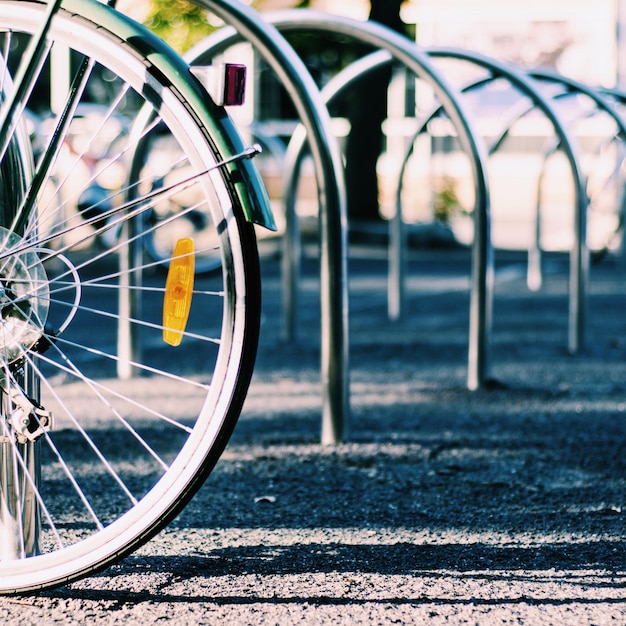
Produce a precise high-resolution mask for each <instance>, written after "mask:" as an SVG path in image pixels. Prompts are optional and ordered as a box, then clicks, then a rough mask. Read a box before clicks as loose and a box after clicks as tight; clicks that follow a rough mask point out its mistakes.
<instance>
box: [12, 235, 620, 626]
mask: <svg viewBox="0 0 626 626" xmlns="http://www.w3.org/2000/svg"><path fill="white" fill-rule="evenodd" d="M263 250H264V263H263V265H264V298H265V300H264V319H263V332H262V338H261V347H260V353H259V359H258V366H257V370H256V374H255V377H254V380H253V384H252V386H251V389H250V393H249V397H248V400H247V402H246V406H245V408H244V411H243V414H242V416H241V419H240V422H239V424H238V426H237V428H236V430H235V434H234V436H233V438H232V440H231V443H230V444H229V446H228V447H227V449H226V452H225V454H224V455H223V457H222V459H221V460H220V462H219V463H218V465H217V467H216V469H215V470H214V472H213V474H212V475H211V476H210V477H209V480H208V481H207V483H206V484H205V486H204V487H203V488H202V489H201V491H200V492H199V493H198V494H197V496H196V497H195V498H194V499H193V500H192V502H191V503H190V504H189V505H188V507H187V508H186V509H185V510H184V512H183V513H182V514H181V515H180V516H179V517H178V518H177V519H176V520H175V521H174V522H173V523H172V524H171V525H170V526H169V527H168V528H167V529H166V530H165V531H164V532H162V533H161V534H160V535H159V536H157V537H156V538H155V539H154V540H152V541H151V542H150V543H149V544H148V545H146V546H144V547H143V548H141V549H140V550H139V551H138V552H136V553H135V554H133V555H131V556H130V557H128V558H126V559H125V560H124V561H123V562H121V563H119V564H118V565H116V566H114V567H111V568H109V569H108V570H106V571H104V572H103V573H101V574H99V575H97V576H93V577H91V578H88V579H86V580H83V581H80V582H77V583H74V584H72V585H70V586H67V587H62V588H59V589H56V590H52V591H46V592H43V593H41V594H38V595H33V596H23V597H13V598H0V622H1V623H3V624H5V625H6V626H13V625H16V626H17V625H19V626H23V625H24V624H41V623H45V624H68V625H70V624H81V625H82V624H86V623H98V624H101V625H102V626H106V625H108V624H124V625H129V626H130V625H134V624H153V623H160V622H163V623H168V624H173V625H180V626H187V625H189V624H197V625H199V624H217V623H220V624H233V625H237V626H241V625H244V624H251V625H252V624H255V625H265V624H272V625H274V624H280V625H282V624H285V625H288V624H331V623H332V624H426V623H427V624H433V625H438V624H472V625H474V624H481V625H485V624H486V625H490V624H494V625H495V624H526V625H537V626H540V625H541V626H547V625H549V624H555V625H557V624H558V625H563V624H574V625H583V624H594V625H605V624H616V625H617V624H623V623H626V553H625V549H624V548H625V543H624V541H625V531H626V511H625V508H624V507H626V455H625V454H624V452H625V444H626V316H625V315H624V311H626V289H625V288H624V270H625V268H624V267H623V266H622V265H621V263H620V261H619V260H617V259H614V258H612V257H611V258H607V259H604V260H603V261H602V262H600V263H598V264H597V265H593V266H592V268H591V280H590V282H589V288H588V297H587V303H586V314H585V337H584V340H585V343H584V347H583V349H582V350H581V352H580V353H579V354H577V355H571V354H569V353H568V351H567V330H568V329H567V326H568V295H567V293H568V291H567V290H568V286H567V285H568V283H567V271H568V269H567V259H566V258H564V257H563V258H562V257H559V256H554V257H553V258H550V259H548V261H547V267H548V271H547V272H546V275H545V279H544V285H543V287H542V289H541V290H540V291H539V292H531V291H529V290H528V289H527V288H526V285H525V281H524V263H523V258H522V257H521V256H517V255H514V254H502V255H499V257H497V258H498V265H497V272H496V282H495V301H494V309H493V332H492V341H491V349H490V353H489V355H490V363H491V368H490V372H491V377H492V379H490V380H489V381H488V384H487V385H485V388H484V389H481V390H478V391H468V390H467V388H466V375H467V326H468V306H469V298H468V254H467V252H466V251H462V250H430V251H428V250H427V251H423V252H420V253H415V254H414V255H413V256H412V260H411V266H410V274H409V275H410V279H409V290H408V293H407V311H406V316H405V318H404V319H403V320H401V321H397V322H391V321H389V320H388V319H387V315H386V299H385V297H386V296H385V262H384V255H383V254H382V250H380V249H377V250H375V251H372V250H369V249H366V248H362V247H355V248H354V250H353V251H352V252H353V254H352V255H351V259H350V276H351V280H350V342H351V350H350V366H351V368H350V372H351V374H350V392H351V403H350V404H351V411H350V424H349V432H348V436H347V437H346V441H345V442H344V443H341V444H340V445H338V446H322V445H320V443H319V435H320V413H321V399H320V370H319V358H320V357H319V313H318V310H319V305H318V301H319V294H318V283H317V279H316V277H317V267H316V262H315V260H314V259H312V258H310V257H307V259H305V263H304V265H303V279H302V281H301V294H300V297H301V302H300V309H301V313H300V315H299V326H298V328H299V331H298V342H297V344H296V345H291V344H287V343H285V342H284V341H282V340H281V339H280V336H281V324H282V317H281V309H280V280H279V275H278V260H277V259H276V258H275V257H274V256H273V255H272V254H270V253H269V252H268V250H269V247H268V248H267V249H263ZM270 252H271V251H270Z"/></svg>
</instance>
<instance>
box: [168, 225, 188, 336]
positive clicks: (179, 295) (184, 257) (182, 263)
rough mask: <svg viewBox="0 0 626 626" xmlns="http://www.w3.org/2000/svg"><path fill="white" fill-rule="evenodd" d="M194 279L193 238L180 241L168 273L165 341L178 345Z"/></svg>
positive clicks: (186, 316)
mask: <svg viewBox="0 0 626 626" xmlns="http://www.w3.org/2000/svg"><path fill="white" fill-rule="evenodd" d="M193 278H194V245H193V239H190V238H188V237H187V238H185V239H179V240H178V241H177V242H176V247H175V248H174V255H173V257H172V260H171V262H170V268H169V270H168V271H167V280H166V281H165V298H164V299H163V341H165V343H169V344H170V345H171V346H179V345H180V342H181V341H182V340H183V333H184V332H185V327H186V326H187V319H188V318H189V309H191V296H192V294H193Z"/></svg>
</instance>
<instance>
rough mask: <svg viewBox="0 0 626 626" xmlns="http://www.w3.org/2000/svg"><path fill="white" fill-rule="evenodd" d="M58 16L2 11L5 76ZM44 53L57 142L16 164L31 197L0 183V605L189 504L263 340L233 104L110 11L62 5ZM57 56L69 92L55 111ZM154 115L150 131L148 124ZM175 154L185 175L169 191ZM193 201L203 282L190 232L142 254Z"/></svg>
mask: <svg viewBox="0 0 626 626" xmlns="http://www.w3.org/2000/svg"><path fill="white" fill-rule="evenodd" d="M45 10H46V5H45V3H41V2H36V1H29V0H19V1H15V0H0V50H1V51H2V56H3V57H4V58H5V59H6V61H7V67H8V69H9V71H11V72H16V71H17V70H16V69H15V68H16V67H17V66H18V65H19V58H21V57H22V56H23V54H22V53H23V45H24V43H25V42H26V43H28V41H29V40H31V38H32V37H33V34H34V33H36V32H37V31H38V29H39V27H40V24H41V23H42V19H43V15H44V12H45ZM47 41H48V42H49V44H50V55H48V56H47V57H46V58H47V60H46V63H45V64H43V65H42V67H41V70H40V72H38V73H37V75H36V78H37V81H36V83H35V85H34V88H33V89H29V90H28V93H27V97H26V100H25V102H24V104H25V105H27V106H28V107H29V108H30V109H31V110H34V111H36V113H37V119H38V120H39V121H38V123H37V128H36V129H35V130H36V131H38V137H37V139H38V141H37V145H39V146H43V147H42V149H41V150H39V151H37V152H36V154H35V168H34V175H33V176H32V177H31V176H29V175H28V173H27V172H24V171H22V170H21V169H20V170H19V171H18V170H17V169H16V168H15V167H12V166H11V167H10V168H9V169H10V171H11V173H12V174H14V175H15V174H16V172H17V174H19V177H20V180H22V181H23V186H22V190H21V191H20V193H19V194H17V195H18V196H19V197H18V198H17V199H16V198H14V197H13V195H14V193H13V192H11V194H9V192H8V191H7V190H6V189H5V188H4V187H3V188H2V189H0V195H1V196H2V197H1V198H0V201H1V203H2V206H3V207H4V208H5V210H6V207H7V205H8V206H9V210H8V211H6V215H4V217H3V223H2V224H0V304H1V306H0V402H1V404H0V406H1V408H2V414H1V415H0V500H1V501H0V505H1V506H0V594H10V593H20V592H25V591H32V590H36V589H42V588H46V587H51V586H55V585H58V584H61V583H66V582H69V581H72V580H75V579H77V578H80V577H82V576H85V575H87V574H89V573H92V572H94V571H96V570H98V569H101V568H103V567H105V566H107V565H109V564H111V563H112V562H114V561H115V560H117V559H118V558H120V557H121V556H123V555H125V554H128V553H129V552H131V551H132V550H133V549H135V548H136V547H138V546H139V545H141V544H142V543H144V542H145V541H147V540H148V539H149V538H150V537H152V536H153V535H154V534H155V533H156V532H158V531H159V530H160V529H161V528H162V527H163V526H165V525H166V524H167V523H168V522H169V521H170V520H171V519H172V518H173V517H174V516H175V515H176V514H177V513H178V512H179V511H180V510H181V509H182V508H183V506H184V505H185V504H186V503H187V502H188V500H189V499H190V498H191V497H192V496H193V494H194V493H195V491H196V490H197V489H198V488H199V487H200V485H201V484H202V483H203V481H204V480H205V478H206V477H207V475H208V474H209V473H210V471H211V469H212V468H213V466H214V464H215V463H216V461H217V460H218V458H219V456H220V454H221V452H222V450H223V448H224V446H225V445H226V443H227V441H228V438H229V436H230V434H231V432H232V429H233V428H234V425H235V423H236V420H237V418H238V416H239V413H240V410H241V406H242V404H243V401H244V398H245V394H246V391H247V387H248V384H249V380H250V376H251V374H252V368H253V364H254V359H255V354H256V346H257V341H258V332H259V316H260V308H259V307H260V287H259V268H258V256H257V250H256V241H255V235H254V229H253V225H252V224H251V223H249V221H248V220H246V219H245V217H244V210H243V208H242V206H241V205H240V200H239V197H240V195H241V194H240V192H241V180H242V179H245V178H246V177H248V178H250V177H251V176H252V177H253V176H254V172H253V171H251V170H249V169H246V170H245V172H243V171H242V168H243V167H244V164H243V162H242V161H240V160H238V159H246V158H247V156H248V154H247V153H246V152H245V151H243V150H242V153H241V154H235V155H233V154H231V153H230V151H231V148H229V149H228V152H229V153H228V154H222V151H223V149H224V148H223V146H224V145H228V146H232V149H235V148H237V145H238V144H237V141H238V140H237V137H236V133H235V132H234V128H233V127H232V125H231V124H230V121H229V119H228V118H227V116H226V115H225V113H224V112H223V109H221V108H219V107H216V106H215V105H213V103H211V102H210V101H208V98H207V97H206V94H205V93H204V92H203V90H202V88H201V87H200V85H199V84H198V83H197V82H195V80H194V79H193V78H192V77H191V75H190V74H189V72H188V69H187V67H186V66H185V65H184V64H183V63H182V62H181V61H180V60H179V59H178V58H177V57H176V56H175V55H174V54H173V53H171V52H170V51H169V49H167V48H165V47H164V46H163V45H162V44H161V43H160V42H159V41H158V40H156V39H155V38H154V37H152V36H151V35H150V34H149V33H148V32H147V31H145V30H144V29H143V28H141V27H139V26H137V25H135V24H134V23H132V22H131V21H130V20H128V19H126V18H125V17H124V16H121V15H119V14H116V13H115V12H113V11H111V10H109V9H108V8H107V7H105V6H103V5H100V4H98V3H96V2H91V1H89V0H70V1H68V2H64V3H63V8H62V9H61V10H59V12H58V13H57V14H56V15H55V16H54V18H53V20H52V22H51V27H50V31H49V33H48V36H47ZM14 54H15V55H17V59H18V61H16V62H15V63H14V62H13V55H14ZM58 59H64V63H65V67H66V69H65V70H64V71H66V72H67V77H68V81H69V82H73V87H72V89H69V90H68V89H64V90H63V95H62V97H61V98H60V99H59V98H58V97H57V96H55V95H54V94H53V96H52V101H53V103H56V104H57V108H56V110H55V109H54V108H53V109H52V110H51V109H50V107H49V106H48V103H49V101H50V97H49V90H50V85H49V81H48V70H49V66H50V64H51V63H52V64H54V63H55V62H58V61H56V60H58ZM54 71H55V76H54V81H53V85H54V87H55V89H57V88H58V87H59V84H58V83H59V81H61V78H62V74H59V73H58V72H59V70H58V68H57V67H55V69H54ZM78 74H80V75H81V78H80V79H77V80H75V79H74V77H75V76H77V75H78ZM11 89H12V87H11V83H10V81H3V83H2V90H3V91H4V92H5V93H6V94H7V95H9V96H10V95H11ZM68 93H73V94H74V95H73V96H70V97H69V98H68V95H67V94H68ZM96 97H97V101H98V104H99V106H98V107H97V109H96V110H94V109H93V108H92V107H91V106H90V105H91V104H92V101H93V100H94V99H95V98H96ZM103 103H106V106H104V107H103V106H102V105H103ZM144 107H149V108H150V109H151V111H152V114H151V115H150V116H149V123H148V124H146V123H145V121H143V122H142V123H141V124H139V125H138V126H137V125H135V127H133V124H132V122H133V120H134V118H135V116H136V115H137V113H138V111H140V110H141V109H142V108H144ZM103 112H104V113H103ZM120 121H123V122H124V123H123V124H120ZM87 122H89V123H87ZM128 122H130V124H128V125H127V126H126V125H125V124H126V123H128ZM18 125H21V126H22V127H23V126H25V125H26V122H21V123H20V124H18ZM120 127H122V128H126V129H127V130H126V131H124V132H123V133H122V136H121V138H120ZM45 129H49V130H45ZM150 132H158V133H159V136H160V137H162V138H165V139H166V140H167V145H168V149H167V150H164V151H162V152H161V153H160V155H158V156H160V158H153V159H151V160H150V162H149V163H148V162H145V163H143V164H142V169H141V180H140V181H135V182H136V183H137V186H141V187H142V188H146V189H149V191H148V192H147V193H146V194H143V195H142V193H139V194H137V192H136V190H135V189H133V190H129V189H127V187H126V185H125V184H124V182H123V177H122V176H120V174H125V173H126V172H128V171H129V169H130V168H131V161H132V155H133V154H134V152H135V150H136V146H137V145H139V144H140V143H141V142H142V138H145V137H146V136H147V134H148V133H150ZM116 133H117V135H116ZM114 135H115V136H116V137H117V138H116V141H115V142H113V145H114V146H115V148H110V146H111V145H112V144H111V142H110V141H109V138H110V137H111V136H114ZM218 135H219V136H218ZM102 145H107V146H109V148H107V150H106V152H104V153H102V151H101V146H102ZM172 147H173V148H172ZM10 152H11V151H7V153H6V155H5V158H4V159H3V160H2V166H3V167H5V166H6V164H7V163H9V161H8V160H7V159H8V157H9V156H10V154H9V153H10ZM152 154H153V155H154V154H155V152H154V151H153V152H152ZM174 154H175V155H176V158H177V159H178V160H179V162H180V164H181V168H183V169H184V171H185V177H184V180H183V181H181V180H178V181H176V183H173V184H171V185H170V184H169V183H166V184H165V185H164V184H163V182H162V180H161V178H160V177H162V174H163V171H170V169H171V162H170V158H171V157H172V155H174ZM27 156H28V155H24V158H25V159H26V157H27ZM231 157H233V160H232V161H230V162H229V164H228V165H224V164H222V161H223V159H224V158H227V159H229V158H231ZM183 166H184V167H183ZM6 167H9V166H6ZM245 167H246V168H249V164H246V165H245ZM2 171H3V170H2ZM157 180H159V181H160V182H159V183H158V184H157V183H156V182H155V181H157ZM253 182H254V181H253ZM183 193H184V194H187V195H188V196H189V197H192V198H193V202H192V203H191V204H190V205H188V206H192V207H193V210H195V211H201V212H203V213H206V215H207V216H209V217H210V222H211V224H213V227H212V228H213V230H214V233H213V235H214V236H213V237H212V238H211V244H210V245H211V246H212V248H213V249H214V251H215V255H216V258H218V259H219V271H217V272H214V273H212V274H211V275H210V276H207V277H202V278H198V277H197V276H195V273H194V271H193V264H192V263H191V260H192V259H193V258H194V257H195V255H196V254H198V253H199V252H200V250H198V248H197V245H196V243H195V242H194V240H193V238H190V237H186V236H185V237H181V238H180V241H179V242H178V245H177V246H176V247H175V249H174V250H173V251H172V252H171V253H170V258H169V259H167V265H168V266H169V270H168V273H167V275H165V274H164V273H163V271H162V270H161V271H155V268H154V266H153V264H152V263H149V262H144V257H143V245H142V237H143V236H144V235H145V233H143V232H142V230H141V229H142V228H143V227H144V226H145V220H144V219H143V217H144V215H145V214H146V213H147V212H149V211H153V210H158V206H159V203H160V202H166V201H167V200H168V198H171V197H172V196H173V195H177V194H183ZM90 197H91V199H90ZM252 201H253V202H258V203H261V204H262V203H263V202H264V199H263V198H252ZM184 217H185V216H184V215H183V216H182V218H184ZM177 219H181V214H180V213H178V214H171V215H169V216H168V222H167V224H162V223H161V222H159V223H155V224H153V225H152V226H151V227H152V228H154V229H155V232H158V229H159V228H161V227H165V226H168V227H171V226H175V225H176V220H177Z"/></svg>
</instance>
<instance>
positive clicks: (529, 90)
mask: <svg viewBox="0 0 626 626" xmlns="http://www.w3.org/2000/svg"><path fill="white" fill-rule="evenodd" d="M428 54H429V56H431V57H432V58H451V59H456V60H461V61H466V62H468V63H470V64H474V65H477V66H479V67H482V68H483V69H485V70H487V71H489V72H490V73H491V75H492V76H494V77H500V78H504V79H506V80H508V81H509V82H510V84H511V85H513V86H514V87H516V88H517V89H518V90H519V91H520V92H521V93H523V94H524V95H526V96H527V97H528V98H530V100H531V101H532V102H533V103H534V105H535V107H536V108H537V109H539V110H540V111H542V112H543V113H544V115H545V116H546V118H547V119H548V120H549V121H550V123H551V124H552V126H553V128H554V132H555V135H556V136H557V137H558V139H559V141H560V143H561V146H562V149H563V152H564V154H565V156H566V158H567V160H568V163H569V165H570V168H571V171H572V176H573V179H574V188H575V195H576V205H575V207H574V211H575V224H574V237H575V245H574V246H573V247H572V250H571V252H570V275H569V294H570V295H569V325H568V349H569V351H570V353H572V354H576V353H578V352H579V351H580V349H581V348H582V345H583V342H584V313H585V311H584V304H585V290H586V284H587V280H588V274H589V251H588V249H587V242H586V219H587V207H588V204H589V198H588V196H587V191H586V180H585V176H584V173H583V172H582V170H581V162H580V158H579V156H578V146H577V145H576V142H575V141H574V139H573V138H572V137H571V136H570V135H569V133H568V132H567V130H566V128H565V127H564V125H563V123H562V121H561V119H560V117H559V115H558V114H557V112H556V110H555V108H554V106H553V104H552V103H551V102H550V100H549V99H548V98H546V97H545V96H544V95H543V94H542V93H541V92H540V91H539V89H538V87H537V84H536V82H535V80H534V79H533V78H531V77H530V76H528V75H527V74H526V73H525V72H524V71H522V70H519V69H517V68H515V67H514V66H512V65H509V64H506V63H501V62H499V61H497V60H495V59H492V58H489V57H487V56H485V55H482V54H479V53H476V52H470V51H468V50H463V49H457V48H429V49H428Z"/></svg>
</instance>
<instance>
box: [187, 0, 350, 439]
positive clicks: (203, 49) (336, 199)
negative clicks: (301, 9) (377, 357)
mask: <svg viewBox="0 0 626 626" xmlns="http://www.w3.org/2000/svg"><path fill="white" fill-rule="evenodd" d="M194 1H195V2H196V4H198V5H199V6H201V7H203V8H206V9H207V10H209V11H211V12H212V13H214V14H215V15H217V16H218V17H220V18H221V19H222V20H223V21H224V22H225V23H226V24H228V25H229V26H230V27H232V28H223V29H220V30H219V31H217V32H216V33H215V35H211V36H209V37H208V38H207V39H206V40H205V41H204V42H202V43H201V44H200V45H199V46H196V47H195V48H193V49H192V50H191V51H190V52H189V53H188V55H187V57H186V60H187V61H188V62H190V63H193V62H194V61H196V60H199V59H200V58H201V56H202V55H203V54H205V55H211V54H215V53H217V51H219V50H220V49H221V50H224V49H225V48H227V47H229V46H231V45H233V44H234V43H238V42H240V41H247V42H249V43H250V44H251V45H252V46H253V47H254V49H255V50H256V51H257V52H258V53H259V54H260V55H261V56H262V57H263V59H264V60H265V62H266V63H267V64H268V65H269V67H271V68H272V70H273V71H274V72H275V73H276V75H277V76H278V78H279V79H280V81H281V82H282V84H283V86H284V87H285V88H286V90H287V92H288V94H289V95H290V97H291V99H292V100H293V103H294V105H295V107H296V110H297V112H298V114H299V116H300V119H301V120H302V123H303V124H304V126H305V128H306V130H307V134H308V140H309V145H310V147H311V154H312V156H313V162H314V165H315V172H316V179H317V185H318V195H319V203H320V234H321V237H320V239H321V245H320V257H321V258H320V261H321V270H320V282H321V382H322V395H323V398H322V434H321V440H322V443H323V444H334V443H339V442H340V441H342V440H343V439H344V438H345V437H346V436H347V432H348V421H349V381H348V378H349V369H348V295H347V256H346V245H347V235H346V231H347V218H346V211H347V209H346V197H345V184H344V179H343V164H342V160H341V154H340V151H339V147H338V144H337V141H336V139H335V137H334V134H333V133H332V132H331V128H330V116H329V115H328V111H327V110H326V107H325V106H324V104H323V102H322V101H321V98H320V96H319V90H318V88H317V86H316V84H315V82H314V81H313V79H312V78H311V75H310V74H309V72H308V70H307V68H306V66H305V65H304V63H303V62H302V60H301V59H300V57H299V56H298V55H297V54H296V53H295V52H294V50H293V48H292V47H291V46H290V45H289V44H288V43H287V41H286V40H285V39H284V38H283V36H282V35H281V34H280V33H279V32H278V31H277V29H276V28H275V27H274V26H272V25H271V24H269V23H267V22H266V21H265V20H264V19H263V17H261V15H260V14H259V13H258V12H256V11H254V10H253V9H250V8H249V7H246V6H244V5H243V4H241V3H240V2H237V1H236V0H194Z"/></svg>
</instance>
